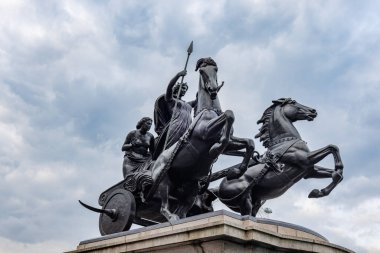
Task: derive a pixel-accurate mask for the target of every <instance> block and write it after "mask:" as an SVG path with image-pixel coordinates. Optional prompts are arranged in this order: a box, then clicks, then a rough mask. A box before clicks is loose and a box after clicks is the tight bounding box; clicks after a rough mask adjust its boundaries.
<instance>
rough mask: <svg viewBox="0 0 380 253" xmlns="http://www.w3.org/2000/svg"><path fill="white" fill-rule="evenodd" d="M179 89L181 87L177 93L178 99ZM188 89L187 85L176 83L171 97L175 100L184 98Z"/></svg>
mask: <svg viewBox="0 0 380 253" xmlns="http://www.w3.org/2000/svg"><path fill="white" fill-rule="evenodd" d="M180 87H181V91H180V92H179V97H178V90H179V88H180ZM188 88H189V86H187V83H182V85H181V84H180V83H177V84H176V85H174V87H173V96H174V97H175V98H181V97H183V96H185V94H186V92H187V90H188Z"/></svg>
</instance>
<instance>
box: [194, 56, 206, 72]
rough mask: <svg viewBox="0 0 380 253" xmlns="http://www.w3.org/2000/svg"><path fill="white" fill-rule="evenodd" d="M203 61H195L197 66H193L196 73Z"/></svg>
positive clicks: (201, 59) (202, 59)
mask: <svg viewBox="0 0 380 253" xmlns="http://www.w3.org/2000/svg"><path fill="white" fill-rule="evenodd" d="M203 61H204V58H200V59H199V60H198V61H197V65H195V71H198V69H199V67H200V66H201V64H202V63H203Z"/></svg>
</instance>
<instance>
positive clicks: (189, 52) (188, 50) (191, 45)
mask: <svg viewBox="0 0 380 253" xmlns="http://www.w3.org/2000/svg"><path fill="white" fill-rule="evenodd" d="M192 52H193V41H191V43H190V46H189V48H188V49H187V53H188V54H191V53H192Z"/></svg>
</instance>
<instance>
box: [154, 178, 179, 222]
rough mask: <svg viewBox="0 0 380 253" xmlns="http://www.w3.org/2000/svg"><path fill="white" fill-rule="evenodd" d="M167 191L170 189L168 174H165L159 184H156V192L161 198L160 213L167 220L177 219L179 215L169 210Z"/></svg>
mask: <svg viewBox="0 0 380 253" xmlns="http://www.w3.org/2000/svg"><path fill="white" fill-rule="evenodd" d="M169 191H170V182H169V178H168V176H165V177H164V179H163V180H162V181H161V184H160V185H159V186H158V194H159V195H160V198H161V210H160V213H161V214H162V215H163V216H165V218H166V219H167V220H168V221H169V222H172V221H176V220H179V217H178V216H177V215H176V214H173V213H172V212H170V208H169Z"/></svg>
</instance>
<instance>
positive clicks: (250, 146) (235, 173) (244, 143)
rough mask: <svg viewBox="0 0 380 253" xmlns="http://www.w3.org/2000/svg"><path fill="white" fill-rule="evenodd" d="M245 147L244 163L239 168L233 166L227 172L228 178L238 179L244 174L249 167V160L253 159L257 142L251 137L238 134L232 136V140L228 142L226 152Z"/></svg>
mask: <svg viewBox="0 0 380 253" xmlns="http://www.w3.org/2000/svg"><path fill="white" fill-rule="evenodd" d="M244 148H245V151H246V152H245V154H244V158H243V161H242V163H241V164H240V166H239V167H238V168H233V169H232V170H230V171H229V172H228V174H227V179H228V180H230V179H236V178H239V177H240V176H241V175H243V174H244V173H245V172H246V171H247V169H248V164H249V160H250V159H251V157H252V155H253V152H254V151H255V143H254V142H253V140H252V139H249V138H239V137H236V136H230V142H229V143H228V146H227V148H226V149H225V151H226V152H228V151H232V150H241V149H244Z"/></svg>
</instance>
